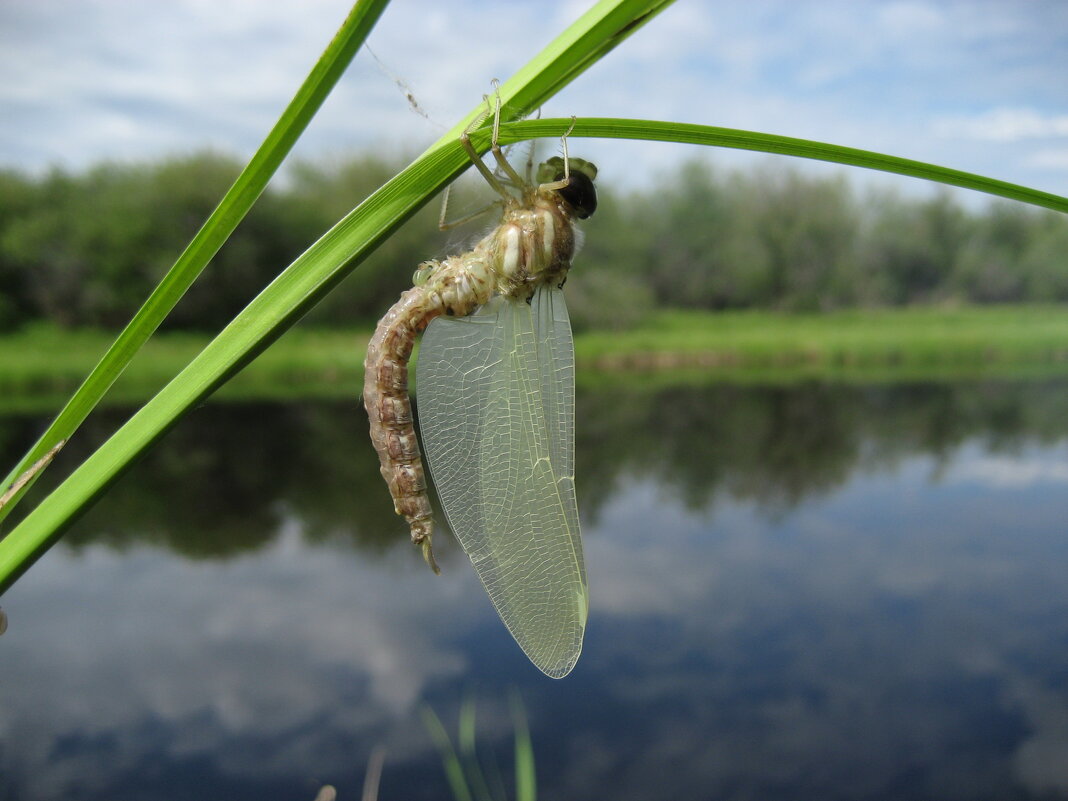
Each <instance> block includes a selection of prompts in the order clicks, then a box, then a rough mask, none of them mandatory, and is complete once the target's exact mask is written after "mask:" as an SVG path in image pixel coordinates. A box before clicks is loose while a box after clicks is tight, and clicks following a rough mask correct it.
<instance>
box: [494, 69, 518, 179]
mask: <svg viewBox="0 0 1068 801" xmlns="http://www.w3.org/2000/svg"><path fill="white" fill-rule="evenodd" d="M493 92H494V96H495V97H496V102H495V103H494V106H493V139H492V140H491V145H490V150H491V151H492V152H493V158H495V159H496V160H497V164H498V165H499V166H500V168H501V170H502V171H503V172H504V174H505V175H507V176H508V178H509V179H510V180H511V181H512V183H513V184H515V185H516V186H525V185H526V183H525V182H524V181H523V176H522V175H520V174H519V173H518V172H516V170H515V167H513V166H512V165H511V164H509V163H508V159H506V158H505V157H504V152H503V151H502V150H501V146H500V144H499V143H498V141H497V140H499V139H500V137H501V84H500V82H499V81H498V80H497V79H496V78H494V79H493Z"/></svg>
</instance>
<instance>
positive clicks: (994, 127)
mask: <svg viewBox="0 0 1068 801" xmlns="http://www.w3.org/2000/svg"><path fill="white" fill-rule="evenodd" d="M933 127H934V132H935V134H936V135H938V136H942V137H947V138H956V137H963V138H967V139H979V140H984V141H991V142H1018V141H1021V140H1024V139H1048V138H1053V137H1061V136H1068V114H1043V113H1041V112H1039V111H1036V110H1035V109H1031V108H1005V107H1001V108H993V109H990V110H988V111H984V112H981V113H979V114H974V115H970V116H965V115H956V116H944V117H938V118H936V119H935V120H934V123H933Z"/></svg>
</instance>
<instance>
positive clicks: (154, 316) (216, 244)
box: [0, 0, 389, 521]
mask: <svg viewBox="0 0 1068 801" xmlns="http://www.w3.org/2000/svg"><path fill="white" fill-rule="evenodd" d="M388 4H389V0H358V2H357V3H356V4H355V5H354V6H353V7H352V10H351V11H350V12H349V15H348V17H347V18H346V19H345V21H344V23H343V24H342V25H341V28H340V29H339V30H338V32H337V34H336V35H335V36H334V38H333V39H332V40H331V42H330V44H329V45H327V48H326V50H325V51H324V52H323V54H322V56H320V57H319V60H318V61H317V62H316V64H315V66H314V67H313V68H312V70H311V73H310V74H309V75H308V77H307V79H305V81H304V83H303V84H302V85H301V87H300V88H299V89H298V90H297V93H296V94H295V95H294V97H293V100H292V101H290V103H289V105H288V106H287V107H286V109H285V111H283V112H282V115H281V117H279V119H278V122H277V123H275V125H274V127H273V128H272V129H271V131H270V133H268V134H267V138H266V139H264V141H263V144H262V145H260V147H259V149H258V150H257V151H256V153H255V155H253V157H252V159H251V160H250V161H249V163H248V166H246V167H245V169H244V170H242V171H241V174H240V175H239V176H238V177H237V179H236V180H235V181H234V183H233V186H231V187H230V189H229V191H227V193H226V195H225V196H223V199H222V200H221V201H220V202H219V205H218V206H217V207H216V208H215V210H214V211H213V212H212V213H211V215H210V216H209V217H208V219H207V221H206V222H205V223H204V225H203V226H202V227H201V229H200V230H199V231H198V232H197V233H196V235H195V236H194V237H193V240H192V241H191V242H190V243H189V245H188V246H187V247H186V249H185V250H184V251H183V252H182V254H181V255H180V256H179V257H178V260H177V261H176V262H175V263H174V266H172V267H171V269H170V270H169V271H168V272H167V274H166V275H165V276H164V277H163V280H162V281H160V283H159V285H158V286H157V287H156V288H155V289H154V290H153V291H152V294H151V295H149V297H148V299H147V300H146V301H145V303H144V305H142V306H141V308H140V310H139V311H138V312H137V314H136V315H134V317H133V319H132V320H131V321H130V323H129V324H128V325H127V326H126V328H125V329H123V331H122V333H120V334H119V336H118V338H116V340H115V342H114V343H113V344H112V346H111V347H110V348H109V349H108V351H107V353H105V354H104V356H103V357H102V358H101V360H100V362H99V363H98V364H97V365H96V367H94V368H93V370H92V372H90V373H89V375H88V376H87V377H86V379H85V381H84V382H83V383H82V385H81V386H80V387H79V388H78V389H77V390H76V391H75V393H74V395H73V396H71V399H70V400H69V401H67V404H66V405H65V406H64V407H63V409H62V410H60V412H59V414H58V415H57V416H56V418H55V419H54V420H53V421H52V424H51V425H50V426H49V427H48V429H47V430H46V431H45V432H44V433H43V434H42V435H41V437H40V438H39V439H38V440H37V442H36V443H35V444H34V445H33V447H31V448H30V450H29V451H28V452H27V453H26V455H25V456H24V457H23V458H22V461H20V462H19V463H18V464H17V465H16V466H15V467H14V468H13V469H12V471H11V473H10V474H9V475H8V477H7V480H6V481H4V482H3V484H0V486H3V485H6V484H9V483H11V482H12V481H14V480H15V479H16V477H18V476H21V475H22V474H23V473H25V472H26V470H27V469H28V468H29V467H30V465H32V464H34V463H35V462H36V461H38V460H39V459H41V458H42V456H44V454H45V453H47V452H48V451H49V450H50V449H51V448H53V447H54V446H55V444H56V442H58V441H59V440H66V439H69V438H70V436H71V435H72V434H73V433H74V432H75V431H76V430H77V429H78V427H79V426H80V425H81V424H82V422H83V421H84V420H85V418H86V417H87V416H88V415H89V413H90V412H91V411H92V410H93V409H94V408H95V407H96V405H97V404H98V403H99V402H100V399H101V398H103V397H104V395H105V393H106V392H107V391H108V389H110V388H111V385H112V384H113V383H114V382H115V380H116V379H117V378H118V377H119V375H120V374H121V373H122V371H123V370H124V369H125V368H126V366H127V365H128V364H129V363H130V360H131V359H133V357H134V355H135V354H136V353H137V351H138V350H140V348H141V346H142V345H143V344H144V343H145V342H146V341H147V340H148V338H149V337H150V336H152V334H153V333H154V332H155V330H156V329H157V328H158V327H159V324H160V323H161V322H163V320H164V318H166V316H167V315H168V314H169V313H170V311H171V309H173V308H174V306H175V304H176V303H177V302H178V301H179V299H181V297H182V296H183V295H184V294H185V292H186V290H188V289H189V287H190V286H191V285H192V284H193V282H194V281H195V280H196V278H197V276H199V275H200V273H201V272H202V271H203V270H204V267H205V266H206V265H207V264H208V262H209V261H211V259H212V257H213V256H214V255H215V254H216V253H217V252H218V250H219V248H221V247H222V245H223V243H224V242H226V240H227V239H228V238H229V237H230V234H232V233H233V231H234V229H235V228H236V227H237V225H238V223H240V222H241V220H242V219H244V217H245V215H246V214H247V213H248V211H249V209H250V208H252V205H253V204H254V203H255V202H256V200H257V198H259V196H260V195H261V194H262V193H263V190H264V189H265V188H266V186H267V182H268V181H269V180H270V178H271V176H272V175H274V173H275V172H276V171H277V170H278V167H279V165H280V164H281V163H282V161H283V160H284V159H285V157H286V155H287V154H288V153H289V151H290V150H291V149H292V147H293V144H294V143H295V142H296V141H297V139H298V138H299V137H300V135H301V133H303V131H304V129H305V128H306V127H307V125H308V123H309V122H311V120H312V118H313V117H314V116H315V113H316V112H317V111H318V109H319V107H320V106H321V105H322V103H323V101H324V100H325V99H326V98H327V96H328V95H329V94H330V91H331V90H332V89H333V87H334V85H335V84H336V83H337V81H338V79H339V78H340V77H341V76H342V75H343V74H344V72H345V70H346V68H347V67H348V65H349V63H350V62H351V61H352V59H353V57H354V56H355V55H356V52H357V51H358V50H359V48H360V45H362V44H363V42H364V40H365V39H366V38H367V35H368V34H369V33H370V32H371V29H372V28H373V27H374V25H375V22H377V21H378V18H379V16H381V14H382V12H383V11H384V10H385V7H386V6H387V5H388ZM38 472H39V471H38ZM33 478H35V476H34V477H31V480H30V481H28V482H26V484H24V485H23V486H22V487H20V489H19V491H17V492H16V493H15V495H14V496H13V497H12V498H11V499H10V503H9V504H8V505H7V507H6V508H0V521H2V520H3V519H4V517H6V516H7V514H8V512H10V511H11V509H12V508H13V507H14V506H15V504H16V503H18V500H19V499H20V498H21V497H22V495H23V494H24V493H25V490H26V489H28V488H29V486H30V485H31V484H32V483H33Z"/></svg>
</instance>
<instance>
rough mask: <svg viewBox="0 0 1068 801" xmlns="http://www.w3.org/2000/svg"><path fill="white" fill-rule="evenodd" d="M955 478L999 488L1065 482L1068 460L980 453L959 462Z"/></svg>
mask: <svg viewBox="0 0 1068 801" xmlns="http://www.w3.org/2000/svg"><path fill="white" fill-rule="evenodd" d="M952 478H953V479H956V480H958V481H974V482H977V483H979V484H985V485H987V486H989V487H993V488H998V489H1012V488H1020V487H1027V486H1030V485H1032V484H1068V462H1064V461H1060V460H1056V459H1048V458H1040V457H1038V456H1036V455H1034V454H1029V455H1028V457H1027V458H1019V459H1013V458H1011V457H1007V456H983V457H976V458H974V459H969V460H965V461H962V462H960V463H959V464H958V465H957V466H956V467H955V468H954V469H953V471H952Z"/></svg>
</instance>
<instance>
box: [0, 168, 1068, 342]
mask: <svg viewBox="0 0 1068 801" xmlns="http://www.w3.org/2000/svg"><path fill="white" fill-rule="evenodd" d="M401 166H403V160H402V159H396V158H393V159H383V158H381V157H380V156H376V155H363V156H356V157H353V158H350V159H348V160H345V161H343V162H338V163H333V164H327V163H322V162H320V163H303V164H298V165H296V166H295V167H294V168H293V169H292V170H290V172H289V173H288V174H287V178H286V180H285V181H284V183H282V184H281V185H280V186H277V187H273V188H271V189H269V190H268V191H267V192H266V193H265V194H264V196H263V197H262V198H261V199H260V201H259V202H258V203H257V204H256V206H255V207H254V208H253V210H252V212H251V213H250V214H249V215H248V217H247V218H246V219H245V221H244V222H243V223H242V224H241V225H240V227H239V228H238V229H237V231H236V232H235V234H234V235H233V237H231V239H230V240H229V241H228V242H227V244H226V245H225V246H224V248H223V249H222V250H221V251H220V252H219V254H218V255H217V256H216V258H215V259H214V260H213V263H212V265H211V266H210V268H209V269H208V271H206V272H205V274H204V275H203V276H202V278H201V279H200V280H199V281H198V282H197V283H196V284H195V285H194V286H193V288H192V289H191V290H190V292H189V293H188V294H187V296H186V297H185V298H184V299H183V300H182V302H181V303H180V304H179V306H178V308H176V309H175V312H174V314H173V315H172V316H171V317H170V318H169V320H168V321H167V323H166V326H167V327H169V328H172V329H175V328H181V329H207V330H212V329H217V328H218V327H220V326H221V325H223V324H224V323H225V322H227V321H228V320H229V319H230V318H231V317H232V316H233V315H234V314H235V313H236V312H237V311H238V310H240V309H241V308H242V307H243V306H244V305H245V304H246V303H247V302H248V301H249V300H250V299H251V298H252V297H253V296H254V295H255V294H256V293H257V292H258V291H259V290H260V289H261V288H262V287H263V286H264V285H265V284H266V283H267V282H268V281H270V280H271V279H272V278H273V277H274V276H275V275H277V274H278V273H279V272H280V271H281V270H282V269H283V268H284V267H285V266H286V265H288V264H289V263H290V262H291V261H292V260H293V259H294V258H295V257H296V256H297V255H299V254H300V253H301V252H302V251H303V250H304V249H305V248H306V247H307V246H308V245H310V244H311V243H312V242H314V241H315V239H316V238H318V236H319V235H321V234H322V233H323V232H324V231H325V230H326V229H327V228H329V227H330V226H331V225H332V224H333V223H334V222H336V221H337V220H338V219H339V218H340V217H342V216H343V215H344V214H346V213H347V212H348V211H349V210H350V209H352V208H353V207H354V206H355V205H356V204H357V203H358V202H359V201H360V200H362V199H363V198H364V197H366V196H367V195H368V194H369V193H370V192H371V191H373V190H374V189H375V188H377V187H378V186H380V185H381V184H382V183H383V182H384V181H385V180H387V179H388V178H389V177H391V176H392V175H393V174H395V172H396V171H397V170H398V169H399V168H400V167H401ZM238 170H239V165H238V164H237V163H236V162H235V161H233V160H231V159H229V158H226V157H223V156H219V155H216V154H210V153H209V154H196V155H192V156H188V157H183V158H174V159H169V160H165V161H161V162H158V163H153V164H136V165H128V164H102V165H99V166H96V167H93V168H91V169H88V170H86V171H84V172H80V173H71V172H67V171H63V170H58V169H57V170H53V171H51V172H49V173H47V174H44V175H41V176H30V175H26V174H23V173H20V172H18V171H15V170H0V330H12V329H14V328H17V327H19V326H22V325H24V324H26V323H28V322H31V321H34V320H39V319H47V320H50V321H52V322H54V323H56V324H58V325H62V326H66V327H78V326H95V327H104V328H117V327H120V326H122V325H124V324H125V323H126V322H127V321H128V320H129V318H130V316H131V315H132V314H133V312H134V311H135V310H136V309H137V308H138V306H139V305H140V304H141V302H142V301H143V300H144V298H145V297H146V296H147V295H148V293H149V292H150V291H151V290H152V288H153V287H154V286H155V285H156V283H157V282H158V281H159V279H160V277H161V276H162V275H163V274H164V272H165V271H166V270H167V269H168V268H169V267H170V265H171V264H172V263H173V262H174V260H175V258H176V257H177V255H178V254H179V253H180V251H181V249H182V248H183V247H184V246H185V244H186V243H188V241H189V240H190V239H191V237H192V236H193V234H194V233H195V232H196V231H197V229H198V228H199V227H200V225H201V224H202V223H203V221H204V220H205V219H206V218H207V216H208V214H209V213H210V212H211V210H212V209H213V208H214V206H215V204H216V203H217V201H218V199H219V198H220V197H221V196H222V194H223V193H224V192H225V190H226V188H227V187H228V186H229V184H230V183H231V182H232V180H233V178H234V177H235V176H236V175H237V172H238ZM606 184H607V182H605V181H602V182H601V186H600V187H599V194H600V205H599V208H598V213H597V214H596V215H595V216H594V217H593V218H591V219H590V220H589V221H587V222H586V223H585V224H584V225H583V228H584V230H585V234H586V242H585V246H584V248H583V250H582V252H581V254H580V256H579V258H578V260H577V261H576V266H575V270H574V271H573V272H572V279H571V281H569V285H568V303H569V307H570V308H571V311H572V318H573V320H574V322H575V324H576V327H578V328H582V327H587V326H609V327H611V326H626V325H628V324H632V323H634V322H635V321H637V320H639V319H640V318H641V316H642V315H643V314H645V313H647V312H648V311H649V310H651V309H654V308H658V307H673V308H701V309H709V310H719V309H741V308H764V309H779V310H787V311H819V310H827V309H832V308H842V307H874V306H896V305H904V304H912V303H1010V302H1013V303H1018V302H1063V301H1068V264H1066V255H1065V254H1068V217H1066V216H1065V215H1061V214H1057V213H1055V212H1045V211H1041V210H1034V209H1031V208H1028V207H1025V206H1023V205H1021V204H1015V203H1010V202H991V203H990V204H988V205H986V206H985V207H984V208H982V209H980V210H975V209H969V208H966V207H964V206H962V205H961V204H960V203H959V202H958V201H957V200H956V199H955V198H954V196H953V195H952V194H950V193H949V192H938V193H935V194H934V195H932V196H929V197H923V198H911V197H903V196H901V195H899V194H897V193H894V192H892V191H886V190H881V191H876V190H869V191H865V192H861V191H859V190H858V189H856V188H855V187H854V186H853V185H852V184H851V183H850V182H849V181H847V180H846V179H845V178H844V177H842V176H831V177H827V176H815V175H811V174H806V173H804V172H801V171H799V170H797V169H796V168H793V167H783V166H782V165H781V163H775V164H771V163H767V164H764V165H762V166H760V167H757V168H755V169H751V170H747V171H739V170H720V169H717V168H715V167H713V166H710V165H709V164H708V163H707V162H704V161H693V162H690V163H687V164H685V165H683V166H682V167H680V168H679V169H678V170H677V171H675V172H674V173H673V174H671V175H668V176H666V177H665V179H664V180H662V181H661V182H659V183H658V185H657V186H655V187H651V188H648V189H643V190H639V191H632V192H626V193H624V192H618V191H613V190H612V189H611V187H610V185H606ZM471 202H472V203H474V204H475V205H477V201H471ZM461 205H462V203H461ZM438 211H439V209H438V208H437V207H434V208H426V209H424V210H422V211H421V212H419V213H418V214H417V215H416V216H415V217H414V218H413V219H412V220H410V221H409V222H408V223H406V224H405V225H404V226H403V227H402V228H401V229H400V230H398V231H397V233H396V234H395V235H394V236H393V237H391V238H390V239H389V240H388V241H387V242H385V243H384V244H383V245H382V246H381V247H380V248H379V249H378V251H376V253H375V254H374V255H373V256H371V257H370V258H369V259H368V260H367V261H366V262H365V263H364V264H362V265H360V267H359V269H357V270H356V271H355V272H354V273H353V274H352V275H351V276H350V277H349V278H347V279H346V280H345V281H344V282H343V283H342V284H341V285H340V286H339V287H338V288H337V289H336V290H335V291H334V292H333V293H332V294H331V295H330V296H329V298H327V299H326V300H325V301H324V302H323V303H321V304H320V305H319V306H318V307H317V308H316V309H315V310H314V311H313V312H312V313H311V315H310V316H311V318H312V321H313V322H314V323H316V324H320V325H330V326H350V325H352V324H354V323H363V322H370V321H372V320H374V319H376V318H377V317H378V316H380V315H381V314H382V312H383V311H384V310H385V309H386V308H388V306H389V305H390V304H391V303H392V302H393V301H394V300H395V298H396V296H397V295H398V294H399V292H400V291H401V290H402V289H404V288H405V287H406V286H408V285H409V284H410V280H411V273H412V271H413V270H414V268H415V267H416V265H417V264H418V263H419V262H420V261H422V260H424V259H427V258H433V257H441V256H444V255H447V254H448V253H450V252H455V251H457V250H459V249H462V248H463V247H465V246H466V244H467V243H466V242H464V241H463V238H464V237H465V236H466V237H470V236H472V235H473V233H474V232H477V230H478V226H479V225H481V226H482V227H483V228H484V227H486V226H488V225H490V224H491V223H492V220H491V219H490V218H489V217H486V218H483V219H482V220H481V221H480V222H476V223H475V225H474V228H471V229H469V230H468V231H466V232H461V233H459V234H457V233H456V232H450V233H447V234H442V233H441V232H440V231H438V228H437V216H438Z"/></svg>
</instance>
